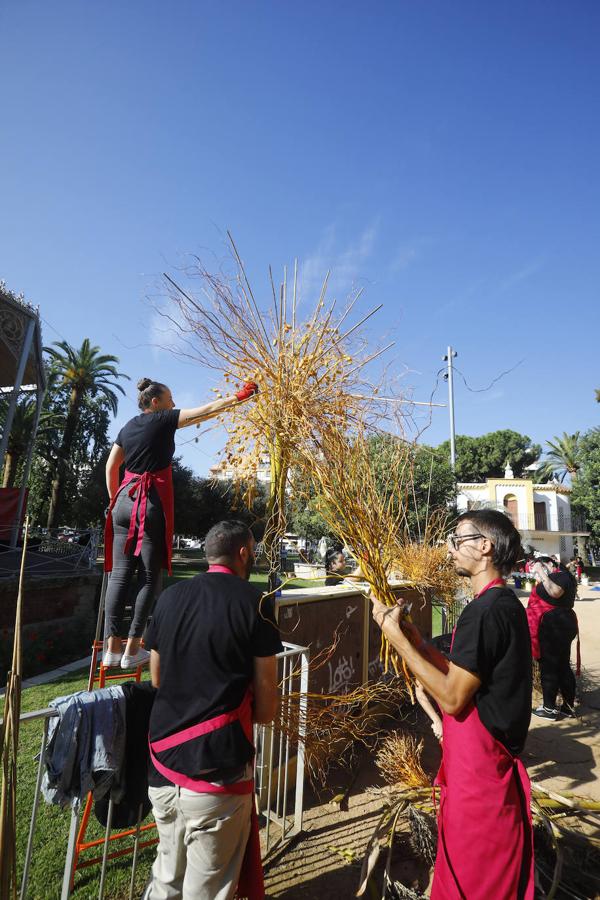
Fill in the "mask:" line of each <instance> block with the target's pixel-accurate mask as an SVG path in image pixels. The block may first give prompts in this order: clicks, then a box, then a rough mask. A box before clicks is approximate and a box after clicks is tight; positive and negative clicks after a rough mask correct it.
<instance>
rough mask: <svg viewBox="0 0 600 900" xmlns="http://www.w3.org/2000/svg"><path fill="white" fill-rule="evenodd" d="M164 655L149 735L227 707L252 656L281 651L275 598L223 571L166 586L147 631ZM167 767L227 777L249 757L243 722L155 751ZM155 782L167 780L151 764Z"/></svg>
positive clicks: (244, 682)
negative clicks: (276, 622)
mask: <svg viewBox="0 0 600 900" xmlns="http://www.w3.org/2000/svg"><path fill="white" fill-rule="evenodd" d="M145 646H146V647H147V648H148V649H149V650H156V651H157V653H158V654H159V655H160V686H159V688H158V691H157V693H156V699H155V701H154V706H153V708H152V715H151V717H150V740H152V741H156V740H159V739H160V738H164V737H167V735H170V734H174V733H175V732H177V731H181V730H182V729H184V728H188V727H189V726H190V725H195V724H196V723H198V722H203V721H205V720H207V719H212V718H213V717H214V716H218V715H221V714H222V713H224V712H230V711H231V710H233V709H235V708H236V707H238V706H239V705H240V703H241V702H242V700H243V698H244V695H245V693H246V690H247V689H248V686H249V684H250V682H251V681H252V676H253V659H254V657H255V656H274V655H275V654H276V653H279V652H280V650H282V649H283V646H282V644H281V640H280V638H279V630H278V628H277V625H276V624H275V615H274V611H273V599H272V597H267V598H264V599H263V598H262V594H261V592H260V591H259V590H258V588H256V587H254V586H253V585H251V584H250V583H249V582H247V581H244V580H243V579H242V578H238V577H237V576H236V575H228V574H225V573H220V572H210V573H207V572H205V573H203V574H201V575H197V576H196V577H195V578H192V579H190V580H189V581H180V582H178V583H177V584H174V585H173V586H172V587H170V588H167V590H166V591H163V593H162V594H161V596H160V598H159V601H158V603H157V605H156V610H155V612H154V616H153V618H152V621H151V623H150V625H149V626H148V630H147V632H146V637H145ZM157 758H158V759H159V761H160V762H161V763H163V765H165V766H167V767H168V768H170V769H174V770H175V771H177V772H182V773H183V774H184V775H188V776H189V777H191V778H194V777H205V774H206V773H207V772H211V773H212V775H211V778H210V780H211V781H213V780H218V779H219V778H221V777H225V775H226V773H227V772H231V771H232V770H234V769H235V768H236V767H238V768H239V767H240V766H242V767H243V766H244V764H246V763H248V762H250V760H251V759H252V746H251V744H250V742H249V741H248V740H247V738H246V736H245V735H244V732H243V730H242V727H241V725H240V724H239V722H234V723H232V724H229V725H226V726H225V727H224V728H219V729H218V730H215V731H212V732H209V733H208V734H206V735H202V736H201V737H198V738H194V739H193V740H191V741H187V742H186V743H184V744H181V745H180V746H179V747H174V748H173V749H170V750H164V751H162V752H160V753H158V754H157ZM150 783H151V784H153V785H160V784H164V783H165V781H164V779H163V778H162V776H160V775H159V774H158V773H157V772H156V771H155V770H154V767H153V766H151V772H150Z"/></svg>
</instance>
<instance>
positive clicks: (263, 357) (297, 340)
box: [166, 238, 391, 568]
mask: <svg viewBox="0 0 600 900" xmlns="http://www.w3.org/2000/svg"><path fill="white" fill-rule="evenodd" d="M230 240H231V238H230ZM231 248H232V251H233V256H234V260H235V265H236V271H235V274H234V276H233V277H230V278H227V277H225V276H223V275H219V276H217V275H214V274H213V273H211V272H209V271H208V270H207V269H206V267H205V266H204V265H203V263H202V261H201V260H199V259H198V260H197V265H196V266H194V267H193V269H192V270H190V271H189V272H188V274H190V275H193V276H195V277H197V278H199V280H200V284H201V287H202V292H203V299H202V300H199V299H197V298H196V297H193V296H192V295H191V294H190V293H189V292H187V291H184V290H183V289H182V288H180V287H179V286H178V285H177V284H176V283H175V282H174V281H173V280H172V279H171V278H170V277H169V276H166V277H167V280H168V282H169V288H170V295H171V298H172V300H173V302H174V304H175V306H176V314H175V315H169V316H168V317H167V318H168V319H169V321H170V322H171V324H172V326H173V327H174V329H175V331H176V332H177V334H178V336H179V338H180V342H179V352H180V353H181V354H183V355H185V356H186V357H188V358H190V359H193V360H195V361H197V362H199V363H201V364H203V365H205V366H208V367H211V368H213V369H217V370H219V371H220V372H222V373H223V383H222V385H221V387H220V388H217V389H215V391H216V393H217V396H227V395H229V394H231V392H232V387H233V385H234V384H238V383H239V382H240V381H242V380H245V379H248V378H251V379H253V380H256V381H257V382H258V383H259V386H260V393H259V395H258V398H257V399H256V401H254V402H252V403H250V404H247V405H244V406H243V407H240V408H239V409H234V410H233V411H232V412H231V413H228V414H227V431H228V435H229V436H228V440H227V444H226V447H225V460H226V462H227V464H228V466H229V467H230V468H231V471H232V473H233V477H234V479H235V480H236V481H238V483H241V482H242V481H244V480H245V481H246V483H247V484H250V485H251V484H252V483H253V480H254V478H253V477H254V475H255V473H256V468H257V465H258V463H259V462H260V460H261V459H264V458H265V457H266V456H267V455H268V458H269V460H270V466H271V484H270V501H269V507H268V512H267V522H266V533H265V549H266V552H267V554H270V555H271V556H273V548H274V547H275V545H276V543H277V541H276V539H277V537H280V536H282V534H283V532H284V530H285V527H284V526H285V523H284V514H285V510H284V507H285V491H286V485H287V480H288V474H289V469H290V466H291V464H292V461H293V460H294V457H295V449H296V446H297V444H298V442H299V441H300V440H301V438H302V437H303V435H304V434H305V433H306V430H307V428H309V429H313V428H315V429H316V430H319V429H320V428H321V427H324V426H326V425H328V424H330V423H334V424H336V425H337V426H338V427H340V428H341V429H342V430H344V429H345V428H346V427H347V426H348V425H349V423H352V422H353V421H354V420H355V419H356V418H357V417H358V416H359V415H361V416H364V415H365V410H366V408H367V405H368V404H372V403H374V402H376V396H377V390H378V389H377V387H375V386H373V385H371V384H370V383H368V382H367V381H365V378H364V375H363V373H364V367H365V366H366V365H367V363H369V362H371V361H373V360H374V359H375V358H376V357H378V356H379V355H380V354H381V353H383V352H384V350H386V349H388V348H387V347H386V348H384V349H382V350H376V351H375V352H368V351H367V347H366V342H365V341H364V340H363V339H362V338H361V337H360V328H361V326H362V325H363V324H364V323H365V322H366V321H367V320H368V319H369V318H370V317H371V316H372V315H373V314H374V313H375V312H377V310H378V309H379V308H380V307H377V308H376V309H373V310H371V311H370V312H369V313H367V314H366V315H364V316H363V317H362V318H361V319H360V320H359V321H358V322H356V323H355V324H354V325H350V324H349V322H348V321H347V320H348V319H349V317H350V315H351V313H352V311H353V309H354V307H355V304H356V302H357V300H358V298H359V296H360V292H356V293H355V294H354V295H352V296H351V298H350V300H349V301H348V302H347V303H346V304H345V305H344V306H343V307H342V308H340V309H338V308H337V304H336V301H335V300H332V301H327V300H326V295H327V283H328V276H327V277H326V278H325V280H324V282H323V285H322V288H321V291H320V294H319V297H318V299H317V300H316V302H315V303H314V306H313V308H312V310H310V311H309V312H308V314H306V315H304V316H303V317H302V320H301V319H300V315H299V314H300V303H299V288H298V271H297V265H296V266H295V267H294V274H293V279H292V286H291V290H290V288H289V286H288V277H287V272H286V271H284V279H283V283H282V284H281V286H280V288H279V291H276V290H275V285H274V283H273V279H272V277H271V289H272V290H271V293H272V296H271V298H270V300H269V302H268V303H267V304H262V307H259V305H258V303H257V301H256V299H255V296H254V293H253V291H252V288H251V287H250V283H249V281H248V278H247V275H246V272H245V269H244V266H243V263H242V260H241V259H240V256H239V254H238V252H237V249H236V247H235V244H234V243H233V241H232V240H231ZM389 346H391V345H389ZM374 412H375V410H374V409H373V410H372V413H374ZM379 414H381V410H380V411H379ZM246 500H247V501H248V502H249V501H250V500H251V497H249V496H247V497H246ZM270 562H271V565H272V568H273V567H275V563H276V560H275V559H274V558H272V559H271V560H270Z"/></svg>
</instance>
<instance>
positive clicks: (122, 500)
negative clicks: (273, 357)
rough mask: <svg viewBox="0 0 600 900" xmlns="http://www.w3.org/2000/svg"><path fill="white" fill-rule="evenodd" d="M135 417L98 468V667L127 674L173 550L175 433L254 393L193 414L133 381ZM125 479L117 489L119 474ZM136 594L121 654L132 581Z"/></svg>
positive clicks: (251, 388) (250, 390)
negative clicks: (101, 496)
mask: <svg viewBox="0 0 600 900" xmlns="http://www.w3.org/2000/svg"><path fill="white" fill-rule="evenodd" d="M138 391H139V395H138V406H139V408H140V410H141V414H140V415H138V416H134V418H133V419H130V421H129V422H127V424H126V425H124V426H123V428H122V429H121V431H120V432H119V434H118V435H117V439H116V441H115V443H114V444H113V447H112V450H111V452H110V455H109V457H108V461H107V463H106V486H107V488H108V494H109V498H110V505H109V507H108V511H107V516H106V528H105V535H104V548H105V554H104V556H105V559H104V570H105V572H110V573H111V575H110V578H109V582H108V588H107V592H106V628H105V641H106V642H107V644H105V647H106V646H107V649H105V652H104V657H103V662H104V665H106V666H118V665H120V666H121V668H122V669H133V668H135V667H136V666H139V665H141V664H143V663H145V662H147V660H148V658H149V654H148V653H147V652H146V651H145V650H143V649H141V648H140V642H141V638H142V634H143V633H144V629H145V627H146V622H147V620H148V616H149V614H150V611H151V609H152V606H153V604H154V601H155V599H156V597H157V595H158V593H159V590H160V579H161V570H162V569H163V568H165V569H167V571H168V572H169V574H171V552H172V544H173V520H174V510H173V481H172V469H171V463H172V460H173V455H174V453H175V432H176V431H177V429H178V428H184V427H186V426H188V425H195V424H197V423H198V422H202V421H203V420H204V419H207V418H211V417H212V416H215V415H217V414H218V413H219V412H222V411H223V410H225V409H229V408H231V407H233V406H235V405H237V404H238V403H240V402H243V401H245V400H248V399H249V398H250V397H252V396H253V395H254V394H256V393H257V391H258V388H257V386H256V384H255V383H254V382H246V384H244V386H243V388H242V389H241V390H240V391H238V392H237V393H236V394H234V395H232V396H231V397H225V398H224V399H222V400H217V401H215V402H214V403H208V404H206V405H204V406H199V407H196V408H193V409H175V403H174V401H173V397H172V394H171V391H170V390H169V388H168V387H167V386H166V385H164V384H161V383H160V382H157V381H152V379H150V378H142V379H141V380H140V381H139V382H138ZM123 463H124V464H125V475H124V477H123V480H122V481H121V483H120V484H119V470H120V468H121V466H122V465H123ZM135 576H137V594H136V597H135V602H134V605H133V616H132V620H131V626H130V628H129V635H128V638H127V642H126V646H125V650H124V652H123V638H122V635H121V632H122V625H123V612H124V608H125V603H126V601H127V598H128V597H129V595H130V593H131V591H132V587H133V583H134V577H135Z"/></svg>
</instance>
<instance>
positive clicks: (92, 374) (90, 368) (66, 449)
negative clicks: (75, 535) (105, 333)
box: [46, 338, 129, 528]
mask: <svg viewBox="0 0 600 900" xmlns="http://www.w3.org/2000/svg"><path fill="white" fill-rule="evenodd" d="M54 347H58V348H59V349H58V350H55V349H54V348H53V347H48V348H46V352H47V353H49V354H50V356H51V358H52V369H53V371H54V372H55V373H56V374H57V375H58V376H59V377H61V378H62V383H63V385H65V386H67V388H68V389H69V401H68V404H67V411H66V417H65V430H64V432H63V436H62V441H61V444H60V447H59V450H58V454H57V461H56V470H55V473H54V479H53V481H52V495H51V497H50V508H49V510H48V528H52V527H53V526H54V525H55V524H56V522H58V521H59V518H60V512H61V505H62V501H63V492H64V484H65V478H66V474H67V470H68V460H69V456H70V454H71V448H72V445H73V438H74V436H75V431H76V428H77V421H78V414H79V411H80V409H81V407H82V405H83V403H84V401H85V400H86V398H87V397H88V396H90V397H95V396H96V395H98V394H100V395H102V396H103V397H104V399H105V400H106V401H107V403H108V405H109V407H110V409H111V410H112V413H113V415H116V414H117V408H118V405H119V401H118V397H117V395H116V394H115V389H116V390H118V391H120V392H121V393H122V394H124V393H125V391H124V389H123V387H122V386H121V385H120V384H117V383H116V382H115V381H114V380H113V379H116V378H127V379H129V376H128V375H124V374H123V372H117V370H116V368H115V366H114V365H113V363H118V362H119V359H118V357H116V356H107V355H104V356H102V355H100V347H93V346H92V345H91V344H90V339H89V338H85V339H84V341H83V344H82V345H81V347H80V348H79V349H76V348H75V347H71V345H70V344H69V343H67V341H56V342H55V344H54Z"/></svg>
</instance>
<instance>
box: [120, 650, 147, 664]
mask: <svg viewBox="0 0 600 900" xmlns="http://www.w3.org/2000/svg"><path fill="white" fill-rule="evenodd" d="M149 659H150V653H149V652H148V650H142V649H140V650H138V652H137V653H136V654H135V655H134V656H127V654H126V653H124V654H123V659H122V660H121V668H122V669H137V667H138V666H144V665H145V664H146V663H147V662H148V660H149Z"/></svg>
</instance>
